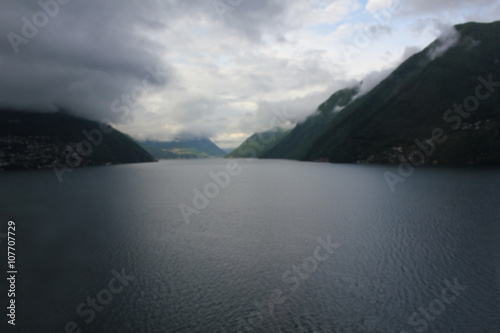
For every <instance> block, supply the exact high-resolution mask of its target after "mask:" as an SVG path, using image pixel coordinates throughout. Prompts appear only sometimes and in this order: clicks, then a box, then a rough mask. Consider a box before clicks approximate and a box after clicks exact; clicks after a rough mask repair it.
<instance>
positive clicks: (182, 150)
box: [140, 138, 227, 159]
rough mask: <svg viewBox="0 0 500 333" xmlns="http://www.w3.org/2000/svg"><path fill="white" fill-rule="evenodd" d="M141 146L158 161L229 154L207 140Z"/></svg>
mask: <svg viewBox="0 0 500 333" xmlns="http://www.w3.org/2000/svg"><path fill="white" fill-rule="evenodd" d="M140 145H141V146H142V147H143V148H144V149H145V150H147V151H148V152H149V153H150V154H151V155H153V156H154V157H156V158H158V159H191V158H212V157H224V156H225V155H226V154H227V153H226V151H224V150H222V149H220V148H219V147H218V146H217V145H216V144H215V143H213V142H212V141H210V140H209V139H207V138H202V139H191V140H177V141H170V142H162V141H149V140H148V141H143V142H140Z"/></svg>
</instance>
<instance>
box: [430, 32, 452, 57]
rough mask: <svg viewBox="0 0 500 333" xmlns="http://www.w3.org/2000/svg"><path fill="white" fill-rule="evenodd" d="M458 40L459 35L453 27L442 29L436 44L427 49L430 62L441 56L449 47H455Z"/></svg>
mask: <svg viewBox="0 0 500 333" xmlns="http://www.w3.org/2000/svg"><path fill="white" fill-rule="evenodd" d="M459 40H460V33H459V32H458V31H457V30H456V29H455V27H448V28H446V29H444V31H443V33H442V34H441V36H439V38H438V40H437V41H436V43H435V44H434V45H433V46H432V47H431V48H430V49H429V52H428V54H427V55H428V56H429V58H430V59H431V60H434V59H436V58H437V57H440V56H442V55H443V54H444V53H445V52H446V51H448V50H449V49H450V48H451V47H453V46H455V45H456V44H457V43H458V41H459Z"/></svg>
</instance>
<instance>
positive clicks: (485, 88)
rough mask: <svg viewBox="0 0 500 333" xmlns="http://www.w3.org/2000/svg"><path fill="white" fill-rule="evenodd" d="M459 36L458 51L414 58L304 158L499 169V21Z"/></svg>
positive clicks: (434, 48)
mask: <svg viewBox="0 0 500 333" xmlns="http://www.w3.org/2000/svg"><path fill="white" fill-rule="evenodd" d="M455 29H456V32H457V36H456V38H457V40H458V42H457V43H456V44H455V45H453V46H451V47H450V48H449V49H447V50H446V47H447V46H449V44H448V43H449V42H450V39H449V38H448V39H445V40H443V39H438V40H436V41H435V42H433V43H432V44H431V45H429V46H428V47H427V48H426V49H424V50H423V51H422V52H420V53H417V54H415V55H413V56H412V57H410V58H409V59H408V60H407V61H405V62H404V63H403V64H402V65H400V66H399V67H398V68H397V69H396V70H395V71H394V72H393V73H392V74H391V75H390V76H389V77H387V78H386V79H385V80H384V81H382V82H381V83H380V84H379V85H378V86H376V87H375V88H374V89H373V90H372V91H370V92H369V93H368V94H366V95H364V96H362V97H360V98H358V99H356V100H355V101H354V102H353V103H351V104H350V105H349V106H348V107H346V108H345V109H344V110H342V111H341V112H340V113H339V115H338V116H337V117H335V119H333V120H332V122H331V123H330V124H329V125H328V127H327V128H326V129H325V131H323V133H322V134H321V135H320V136H319V137H318V139H317V140H316V141H315V142H314V145H313V147H312V148H311V149H310V150H309V151H308V152H306V153H304V154H302V155H301V156H300V159H304V160H317V159H328V160H329V161H331V162H356V161H358V162H368V163H399V162H400V161H401V160H402V158H404V159H413V160H415V162H418V164H423V163H427V164H428V163H433V164H436V163H447V164H462V163H480V164H488V163H495V164H497V163H500V94H498V89H499V87H500V83H497V82H500V21H499V22H494V23H489V24H483V23H466V24H462V25H457V26H455ZM447 44H448V45H447ZM439 52H441V53H442V54H441V55H440V56H439V55H438V56H437V57H436V55H437V54H438V53H439Z"/></svg>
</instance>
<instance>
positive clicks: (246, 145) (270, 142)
mask: <svg viewBox="0 0 500 333" xmlns="http://www.w3.org/2000/svg"><path fill="white" fill-rule="evenodd" d="M289 133H290V131H287V130H284V129H282V128H279V127H278V128H275V129H272V130H268V131H264V132H258V133H254V134H253V135H252V136H250V137H249V138H248V139H246V140H245V141H244V142H243V143H242V144H241V145H240V146H239V147H238V148H236V149H235V150H233V151H232V152H231V153H230V154H228V155H226V157H227V158H254V157H261V156H262V155H264V154H265V153H267V152H268V151H269V149H272V148H273V147H274V146H275V145H276V144H279V143H280V142H281V141H282V140H283V138H284V137H286V136H287V135H288V134H289Z"/></svg>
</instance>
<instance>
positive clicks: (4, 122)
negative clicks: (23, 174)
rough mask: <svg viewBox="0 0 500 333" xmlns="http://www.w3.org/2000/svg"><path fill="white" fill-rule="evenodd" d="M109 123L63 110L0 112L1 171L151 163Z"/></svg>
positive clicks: (149, 156) (146, 156)
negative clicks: (80, 116)
mask: <svg viewBox="0 0 500 333" xmlns="http://www.w3.org/2000/svg"><path fill="white" fill-rule="evenodd" d="M152 161H155V159H154V158H153V157H152V156H151V155H150V154H149V153H148V152H146V151H144V149H142V148H141V147H140V146H139V145H138V144H137V143H135V142H134V141H133V140H131V139H130V138H128V137H127V136H126V135H125V134H123V133H121V132H119V131H117V130H115V129H113V128H112V127H110V126H109V125H107V126H103V125H102V124H99V123H98V122H96V121H91V120H87V119H82V118H78V117H74V116H71V115H68V114H65V113H61V112H58V113H34V112H19V111H9V110H3V111H0V170H6V169H43V168H51V167H58V168H62V167H71V168H74V167H79V166H90V165H106V164H122V163H137V162H152Z"/></svg>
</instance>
